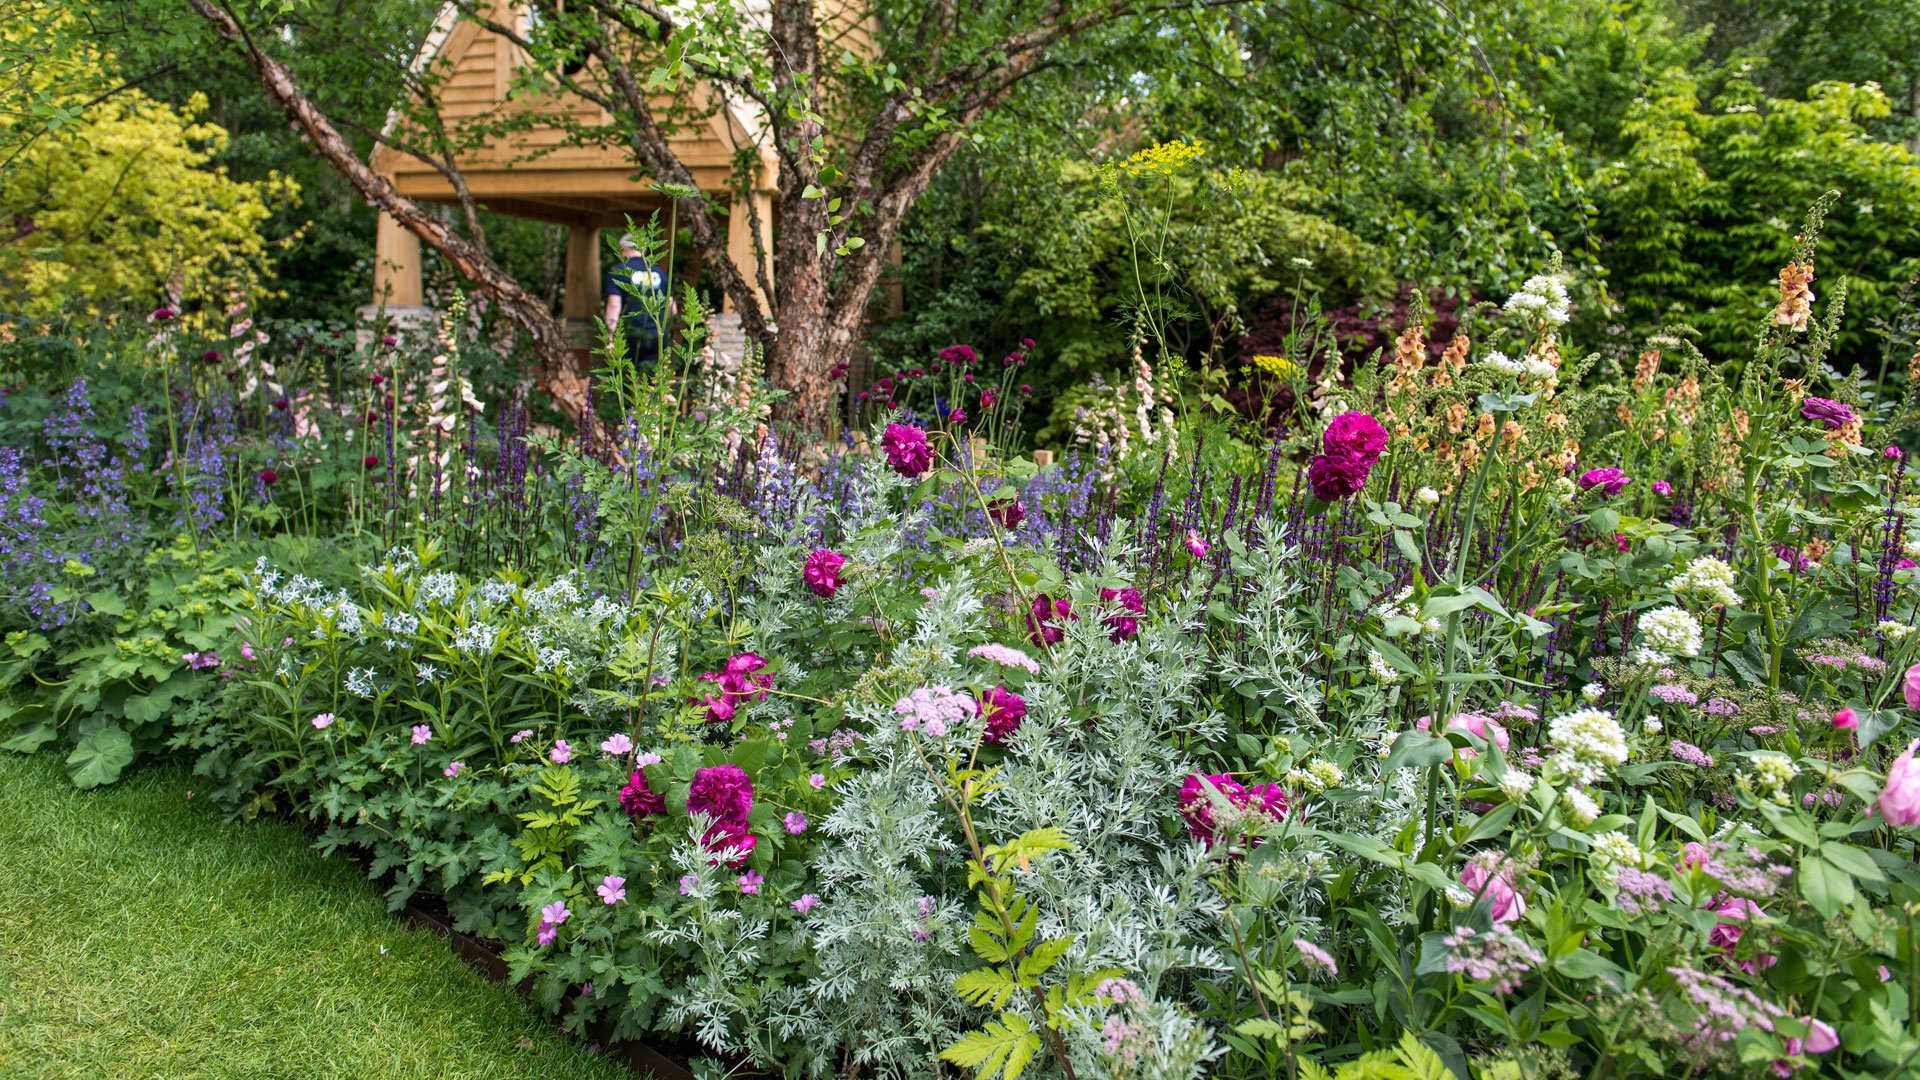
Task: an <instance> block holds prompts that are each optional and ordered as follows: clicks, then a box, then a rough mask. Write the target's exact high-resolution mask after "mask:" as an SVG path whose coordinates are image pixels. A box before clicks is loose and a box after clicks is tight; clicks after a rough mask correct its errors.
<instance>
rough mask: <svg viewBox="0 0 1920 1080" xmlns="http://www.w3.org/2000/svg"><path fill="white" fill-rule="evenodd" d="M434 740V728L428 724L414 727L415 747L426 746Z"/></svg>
mask: <svg viewBox="0 0 1920 1080" xmlns="http://www.w3.org/2000/svg"><path fill="white" fill-rule="evenodd" d="M432 738H433V728H432V727H431V726H429V725H427V724H415V725H413V745H415V746H425V745H426V744H427V742H428V740H430V739H432Z"/></svg>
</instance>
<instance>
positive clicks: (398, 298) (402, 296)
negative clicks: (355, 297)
mask: <svg viewBox="0 0 1920 1080" xmlns="http://www.w3.org/2000/svg"><path fill="white" fill-rule="evenodd" d="M373 258H374V261H373V302H374V304H375V305H376V306H380V307H389V308H396V307H419V306H420V305H421V304H423V303H425V302H426V291H425V290H424V289H423V288H422V287H421V283H420V238H419V237H418V236H415V235H414V234H413V233H411V232H409V231H407V229H406V228H405V227H403V226H402V225H401V224H400V223H399V222H398V221H396V220H394V218H393V216H392V215H390V214H386V213H382V214H381V215H380V220H379V224H378V226H377V227H376V229H375V232H374V241H373Z"/></svg>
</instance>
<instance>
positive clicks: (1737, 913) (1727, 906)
mask: <svg viewBox="0 0 1920 1080" xmlns="http://www.w3.org/2000/svg"><path fill="white" fill-rule="evenodd" d="M1713 913H1714V914H1715V915H1718V916H1720V921H1719V922H1717V923H1714V924H1713V929H1712V930H1710V931H1708V933H1707V944H1708V945H1711V946H1713V947H1714V948H1715V949H1718V950H1720V951H1721V952H1724V953H1728V954H1731V953H1732V952H1733V950H1734V949H1735V948H1737V947H1738V946H1739V944H1740V939H1741V938H1742V937H1745V936H1746V932H1747V928H1746V927H1745V926H1744V925H1742V924H1743V923H1749V922H1752V921H1753V920H1754V919H1758V918H1761V917H1763V916H1764V915H1766V912H1764V911H1762V910H1760V905H1759V904H1756V903H1754V902H1753V901H1751V900H1749V899H1747V898H1746V897H1744V896H1727V897H1723V898H1722V899H1721V901H1720V902H1719V903H1718V904H1715V905H1714V907H1713ZM1730 962H1732V963H1733V964H1734V966H1735V967H1737V968H1739V969H1740V970H1741V971H1744V972H1746V973H1747V974H1749V975H1758V974H1759V973H1760V972H1762V971H1764V970H1766V969H1767V968H1770V967H1772V966H1773V965H1775V964H1777V963H1779V962H1780V958H1779V957H1777V956H1775V955H1773V954H1772V953H1761V954H1759V955H1758V956H1757V957H1755V958H1754V959H1752V960H1740V961H1730Z"/></svg>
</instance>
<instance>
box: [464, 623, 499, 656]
mask: <svg viewBox="0 0 1920 1080" xmlns="http://www.w3.org/2000/svg"><path fill="white" fill-rule="evenodd" d="M499 636H500V631H499V630H498V629H497V628H495V627H493V626H490V625H488V624H487V623H483V622H477V623H468V624H467V625H466V626H463V627H461V628H460V633H459V634H457V635H455V636H454V639H453V647H454V648H455V649H458V650H460V651H461V652H463V653H476V654H479V655H481V656H491V655H492V654H493V644H494V641H495V640H496V639H497V638H498V637H499Z"/></svg>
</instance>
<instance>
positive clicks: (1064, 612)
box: [1027, 593, 1920, 667]
mask: <svg viewBox="0 0 1920 1080" xmlns="http://www.w3.org/2000/svg"><path fill="white" fill-rule="evenodd" d="M1079 617H1080V616H1078V615H1075V614H1074V613H1073V603H1072V602H1071V601H1069V600H1055V599H1054V598H1052V597H1050V596H1048V595H1047V594H1046V593H1041V594H1040V595H1039V596H1036V597H1034V598H1033V610H1032V611H1031V612H1030V613H1028V615H1027V633H1028V635H1029V636H1030V637H1031V638H1032V639H1033V643H1034V644H1035V645H1040V644H1046V645H1053V644H1057V643H1058V642H1059V641H1060V640H1061V639H1062V638H1064V637H1066V636H1067V634H1066V629H1065V627H1066V624H1067V621H1068V620H1070V619H1078V618H1079ZM1916 666H1917V667H1920V665H1916Z"/></svg>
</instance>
